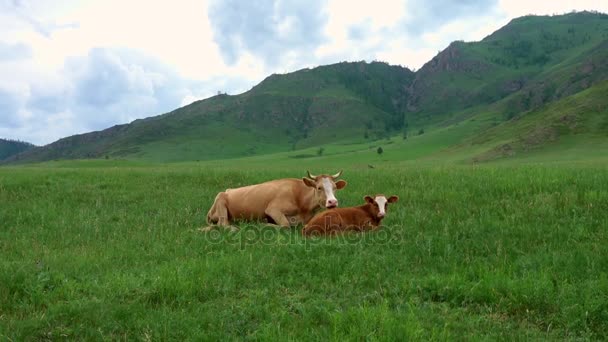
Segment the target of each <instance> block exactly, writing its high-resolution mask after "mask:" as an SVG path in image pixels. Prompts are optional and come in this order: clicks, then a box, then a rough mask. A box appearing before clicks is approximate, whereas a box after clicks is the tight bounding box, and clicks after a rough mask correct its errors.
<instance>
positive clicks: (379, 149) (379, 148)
mask: <svg viewBox="0 0 608 342" xmlns="http://www.w3.org/2000/svg"><path fill="white" fill-rule="evenodd" d="M376 152H378V154H380V155H381V154H382V153H383V152H384V150H383V149H382V147H378V149H377V150H376Z"/></svg>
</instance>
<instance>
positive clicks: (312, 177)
mask: <svg viewBox="0 0 608 342" xmlns="http://www.w3.org/2000/svg"><path fill="white" fill-rule="evenodd" d="M306 173H307V174H308V178H310V179H315V178H317V176H315V175H313V174H311V173H310V171H308V170H306Z"/></svg>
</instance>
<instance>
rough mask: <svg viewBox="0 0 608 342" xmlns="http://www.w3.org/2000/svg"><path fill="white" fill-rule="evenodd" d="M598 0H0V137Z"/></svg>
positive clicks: (50, 131)
mask: <svg viewBox="0 0 608 342" xmlns="http://www.w3.org/2000/svg"><path fill="white" fill-rule="evenodd" d="M573 10H577V11H581V10H596V11H600V12H605V13H606V12H608V1H600V0H578V1H561V0H553V1H541V0H512V1H509V0H426V1H413V0H374V1H349V0H292V1H285V0H217V1H216V0H198V1H194V0H174V1H163V0H155V1H149V0H148V1H139V0H53V1H48V0H0V138H9V139H18V140H22V141H28V142H31V143H34V144H37V145H44V144H48V143H51V142H53V141H56V140H58V139H60V138H62V137H66V136H70V135H74V134H81V133H85V132H90V131H95V130H101V129H105V128H108V127H111V126H113V125H116V124H124V123H128V122H131V121H133V120H135V119H138V118H144V117H149V116H153V115H158V114H163V113H166V112H169V111H171V110H173V109H176V108H178V107H181V106H184V105H187V104H189V103H192V102H193V101H196V100H200V99H204V98H207V97H209V96H213V95H215V94H217V93H218V92H222V93H228V94H231V95H234V94H240V93H242V92H245V91H247V90H249V89H251V87H253V86H254V85H256V84H257V83H259V82H260V81H262V80H263V79H264V78H265V77H267V76H268V75H270V74H273V73H279V74H281V73H287V72H292V71H296V70H299V69H302V68H308V67H315V66H318V65H325V64H332V63H337V62H341V61H360V60H365V61H368V62H370V61H374V60H379V61H384V62H388V63H390V64H396V65H402V66H406V67H408V68H410V69H412V70H416V69H419V68H420V67H422V65H423V64H424V63H425V62H427V61H429V60H430V59H431V58H432V57H433V56H435V55H436V54H437V53H438V52H439V51H441V50H443V49H444V48H446V47H447V46H448V45H449V43H450V42H452V41H454V40H464V41H478V40H481V39H483V38H484V37H485V36H487V35H489V34H491V33H492V32H494V31H496V30H497V29H499V28H500V27H502V26H504V25H506V24H507V23H508V22H509V21H510V20H511V19H513V18H516V17H519V16H523V15H528V14H537V15H553V14H563V13H567V12H571V11H573Z"/></svg>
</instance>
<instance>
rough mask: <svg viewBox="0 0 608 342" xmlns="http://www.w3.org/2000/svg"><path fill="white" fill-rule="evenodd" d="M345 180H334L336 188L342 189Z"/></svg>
mask: <svg viewBox="0 0 608 342" xmlns="http://www.w3.org/2000/svg"><path fill="white" fill-rule="evenodd" d="M346 184H348V183H346V181H345V180H339V181H337V182H336V189H338V190H340V189H343V188H344V187H345V186H346Z"/></svg>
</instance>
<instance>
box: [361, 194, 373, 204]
mask: <svg viewBox="0 0 608 342" xmlns="http://www.w3.org/2000/svg"><path fill="white" fill-rule="evenodd" d="M363 199H364V200H365V202H367V203H369V204H373V203H374V199H373V198H372V196H365V197H363Z"/></svg>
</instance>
